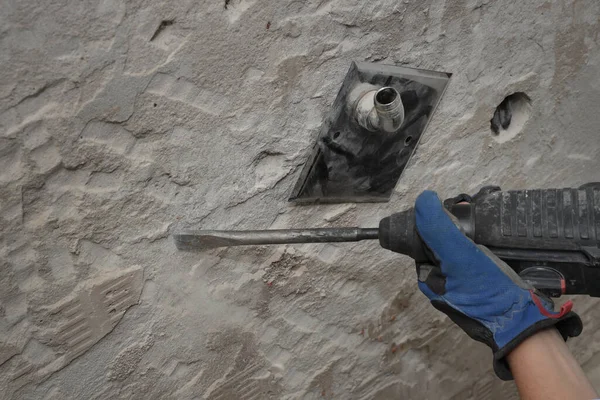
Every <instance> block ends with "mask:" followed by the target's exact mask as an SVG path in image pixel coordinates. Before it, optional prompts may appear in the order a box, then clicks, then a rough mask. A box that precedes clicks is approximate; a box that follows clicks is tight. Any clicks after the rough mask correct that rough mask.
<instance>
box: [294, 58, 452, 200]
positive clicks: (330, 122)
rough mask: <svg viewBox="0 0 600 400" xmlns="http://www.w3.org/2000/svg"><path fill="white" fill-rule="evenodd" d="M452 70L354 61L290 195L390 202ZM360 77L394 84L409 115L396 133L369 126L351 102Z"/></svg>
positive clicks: (297, 197) (315, 198) (299, 198)
mask: <svg viewBox="0 0 600 400" xmlns="http://www.w3.org/2000/svg"><path fill="white" fill-rule="evenodd" d="M450 76H451V74H449V73H445V72H435V71H426V70H420V69H414V68H407V67H397V66H393V65H382V64H372V63H366V62H359V63H352V65H351V66H350V70H349V71H348V74H347V75H346V78H345V79H344V83H343V84H342V87H341V89H340V91H339V93H338V95H337V98H336V99H335V102H334V104H333V107H332V110H331V112H330V114H329V116H328V117H327V119H326V120H325V122H324V123H323V126H322V128H321V131H320V133H319V137H318V138H317V142H316V143H315V145H314V147H313V150H312V152H311V154H310V156H309V158H308V160H307V162H306V164H305V165H304V168H303V169H302V172H301V174H300V177H299V179H298V182H297V183H296V185H295V187H294V190H293V192H292V194H291V196H290V199H289V200H290V201H293V202H296V203H316V202H320V203H345V202H386V201H388V200H389V198H390V196H391V194H392V192H393V190H394V187H395V186H396V183H397V182H398V179H400V176H401V174H402V171H403V170H404V168H405V167H406V165H407V164H408V161H409V160H410V157H411V156H412V154H413V152H414V151H415V148H416V147H417V144H418V143H419V139H420V138H421V135H422V134H423V132H424V131H425V128H426V127H427V124H428V123H429V120H430V118H431V116H432V115H433V112H434V111H435V108H436V107H437V105H438V103H439V101H440V99H441V97H442V95H443V94H444V91H445V90H446V85H447V84H448V81H449V79H450ZM360 83H370V84H373V85H376V86H382V87H383V86H391V87H394V88H395V89H396V90H397V91H398V92H399V93H400V95H401V98H402V102H403V104H404V111H405V120H404V123H403V124H402V126H401V127H400V129H399V130H398V131H397V132H396V133H393V134H379V133H377V132H370V131H368V130H366V129H364V128H363V127H361V126H360V125H358V123H357V121H356V120H355V118H354V117H353V116H352V115H349V112H348V109H347V107H346V102H347V97H348V94H349V93H350V91H351V90H352V89H353V88H354V87H356V85H358V84H360Z"/></svg>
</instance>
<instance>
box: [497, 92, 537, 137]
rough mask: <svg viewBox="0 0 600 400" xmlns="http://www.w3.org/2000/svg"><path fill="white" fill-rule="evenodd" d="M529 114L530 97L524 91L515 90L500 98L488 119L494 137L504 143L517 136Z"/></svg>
mask: <svg viewBox="0 0 600 400" xmlns="http://www.w3.org/2000/svg"><path fill="white" fill-rule="evenodd" d="M530 114H531V98H530V97H529V96H528V95H527V94H526V93H524V92H515V93H513V94H511V95H508V96H506V97H505V98H504V100H502V103H500V104H499V105H498V107H496V111H494V115H493V117H492V119H491V120H490V129H491V130H492V135H493V136H494V139H495V140H496V141H497V142H499V143H504V142H506V141H508V140H510V139H512V138H514V137H515V136H517V135H518V134H519V133H520V132H521V131H522V130H523V128H524V127H525V124H526V123H527V121H528V120H529V116H530Z"/></svg>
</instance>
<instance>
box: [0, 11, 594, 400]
mask: <svg viewBox="0 0 600 400" xmlns="http://www.w3.org/2000/svg"><path fill="white" fill-rule="evenodd" d="M599 16H600V2H598V1H596V0H576V1H569V0H565V1H556V2H553V1H526V2H520V1H511V0H497V1H489V0H447V1H445V0H421V1H408V0H405V1H397V0H377V1H364V0H362V1H359V0H306V1H298V0H280V1H265V0H211V1H206V0H205V1H197V0H195V1H191V0H182V1H158V0H146V1H141V0H130V1H118V0H99V1H91V0H48V1H43V2H39V1H33V0H4V1H2V3H1V5H0V316H1V319H0V387H2V388H3V389H2V392H1V393H0V397H4V398H45V399H65V398H78V399H106V398H118V397H122V398H140V399H142V398H144V399H168V398H177V399H268V398H273V399H279V398H285V399H322V398H326V399H329V398H336V399H391V398H400V399H403V398H432V399H433V398H435V399H454V400H458V399H475V398H477V399H506V398H511V396H515V392H514V388H513V386H512V384H511V383H508V384H505V383H501V382H500V381H499V380H498V379H496V378H495V377H494V375H493V373H492V372H491V355H490V352H489V351H488V349H487V348H486V347H484V346H482V345H479V344H477V343H475V342H473V341H471V340H470V339H468V338H467V337H466V335H464V334H463V333H462V331H460V330H458V329H457V328H455V327H454V326H453V325H452V324H451V323H450V322H449V321H448V320H447V319H446V318H445V317H444V316H443V315H442V314H440V313H438V312H437V311H435V310H434V309H433V308H432V307H431V306H430V305H429V304H428V302H427V301H426V299H425V297H424V296H423V295H422V294H421V293H420V292H419V291H418V289H417V287H416V284H415V281H414V280H415V273H414V267H413V265H412V263H411V261H410V260H408V259H407V258H405V257H401V256H397V255H394V254H392V253H389V252H386V251H385V250H382V249H379V248H378V246H377V244H376V243H360V244H328V245H302V246H275V247H253V248H231V249H221V250H214V251H210V252H208V253H203V254H195V253H184V252H178V251H177V250H176V249H175V246H174V245H173V242H172V240H171V238H170V237H169V234H170V232H173V231H174V230H176V229H178V228H186V227H195V228H247V229H248V228H269V227H271V228H275V227H278V228H283V227H301V226H322V227H325V226H333V225H345V226H353V225H361V226H370V225H374V224H375V223H376V222H377V221H378V219H379V218H381V217H383V216H385V215H387V214H388V213H390V212H392V211H394V210H399V209H403V208H405V207H408V206H410V205H411V204H412V202H413V201H414V199H415V197H416V196H417V195H418V193H419V192H420V191H422V190H423V189H435V190H437V191H438V192H439V193H440V195H441V196H450V195H453V194H456V193H458V192H469V191H476V190H477V189H478V188H479V187H480V186H482V185H484V184H492V183H493V184H499V185H501V186H503V187H504V188H506V189H509V188H510V189H514V188H526V187H551V186H578V185H580V184H582V183H585V182H588V181H594V180H595V181H599V180H600V137H599V134H598V127H599V126H600V112H598V107H599V104H600V51H599V50H600V49H599V47H600V42H599V40H600V38H599V32H600V27H599V25H598V19H599ZM352 60H366V61H374V62H375V61H376V62H381V63H394V64H402V65H407V66H413V67H420V68H426V69H434V70H441V71H447V72H452V73H454V75H453V77H452V80H451V81H450V84H449V86H448V90H447V92H446V95H445V96H444V98H443V99H442V102H441V104H440V106H439V108H438V110H437V112H436V113H435V115H434V117H433V119H432V122H431V124H430V126H429V128H428V130H427V131H426V133H425V135H424V136H423V138H422V140H421V143H420V145H419V148H418V149H417V152H416V155H415V157H414V158H413V160H412V161H411V163H410V166H409V167H408V169H407V170H406V172H405V174H404V176H403V177H402V178H401V180H400V183H399V184H398V186H397V187H396V190H395V192H394V194H393V196H392V199H391V201H390V202H389V203H387V204H379V205H370V204H363V205H354V204H346V205H328V206H324V205H323V206H309V207H294V206H291V205H289V204H288V203H287V202H286V199H287V196H288V195H289V193H290V190H291V188H292V186H293V184H294V183H295V180H296V178H297V175H298V173H299V171H300V168H301V166H302V164H303V162H304V161H305V159H306V156H307V154H308V153H307V152H308V151H309V149H310V148H311V146H312V143H313V141H314V138H315V136H316V134H317V132H318V130H319V126H320V124H321V121H322V120H323V118H324V117H325V115H326V114H327V112H328V107H329V105H330V104H331V103H332V102H333V99H334V98H335V96H336V93H337V90H338V88H339V85H340V84H341V82H342V80H343V78H344V75H345V73H346V70H347V68H348V66H349V63H350V62H351V61H352ZM516 91H522V92H525V93H527V94H528V95H529V96H530V97H531V99H532V101H533V103H532V110H531V119H530V120H529V122H528V124H527V125H526V126H525V128H524V130H523V131H522V132H521V133H519V134H518V135H516V136H515V137H514V138H513V139H510V140H507V141H505V142H504V143H499V142H498V141H496V140H495V139H494V138H493V137H492V134H491V132H490V124H489V120H490V119H491V118H492V115H493V112H494V109H495V107H496V106H497V105H498V104H499V103H500V102H501V101H502V100H503V98H504V97H505V96H506V95H508V94H510V93H512V92H516ZM598 305H599V303H598V301H596V300H593V299H589V298H583V297H582V298H577V299H575V309H576V310H578V311H580V312H581V313H582V315H583V318H584V321H585V329H584V333H583V335H582V336H581V337H579V338H576V339H574V340H572V341H571V342H570V346H571V348H572V349H573V350H574V352H575V353H576V355H577V357H578V359H579V360H580V361H581V363H582V364H583V366H584V368H585V370H586V372H587V373H588V374H589V375H590V377H591V378H592V380H593V381H594V383H595V384H596V385H597V387H598V388H600V333H598V332H600V329H599V328H600V307H599V306H598Z"/></svg>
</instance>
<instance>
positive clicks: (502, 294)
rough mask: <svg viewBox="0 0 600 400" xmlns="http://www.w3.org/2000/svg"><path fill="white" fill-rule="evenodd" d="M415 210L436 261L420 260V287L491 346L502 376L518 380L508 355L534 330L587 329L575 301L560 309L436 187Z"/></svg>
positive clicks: (568, 332)
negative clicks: (474, 232) (473, 235)
mask: <svg viewBox="0 0 600 400" xmlns="http://www.w3.org/2000/svg"><path fill="white" fill-rule="evenodd" d="M415 215H416V226H417V231H418V233H419V236H420V237H421V239H422V240H423V242H424V243H425V244H426V246H427V248H428V250H429V251H430V252H431V254H430V258H431V259H432V260H435V262H434V264H435V265H428V264H420V265H417V273H418V278H419V288H420V289H421V291H422V292H423V293H424V294H425V295H426V296H427V297H428V298H429V299H430V300H431V304H432V305H433V306H434V307H435V308H437V309H438V310H440V311H442V312H443V313H445V314H446V315H448V317H450V319H451V320H452V321H454V323H456V324H457V325H458V326H460V327H461V328H462V329H463V330H464V331H465V332H466V333H467V334H468V335H469V336H470V337H471V338H473V339H475V340H477V341H479V342H482V343H485V344H487V345H488V346H489V347H491V349H492V351H493V353H494V371H495V372H496V375H498V377H500V378H501V379H503V380H510V379H512V374H511V372H510V369H509V366H508V364H507V362H506V360H505V357H506V355H507V354H508V353H510V352H511V351H512V350H513V349H514V348H515V347H517V346H518V345H519V344H520V343H521V342H523V341H524V340H525V339H526V338H528V337H529V336H531V335H533V334H534V333H536V332H538V331H540V330H543V329H546V328H548V327H551V326H555V327H556V328H557V329H558V330H559V332H560V333H561V335H562V336H563V338H564V339H565V340H566V339H567V338H568V337H573V336H578V335H579V334H580V333H581V330H582V323H581V319H580V318H579V316H578V315H577V314H575V313H574V312H572V311H571V308H572V306H573V304H572V302H571V301H569V302H567V303H565V304H564V305H563V306H562V307H561V309H560V311H559V312H554V311H553V309H554V305H553V303H552V301H551V300H550V299H548V298H546V297H545V296H543V295H542V294H541V293H538V292H537V291H536V290H535V289H534V288H533V287H532V286H530V285H528V284H527V283H525V282H524V281H523V280H522V279H521V278H520V277H519V276H518V275H517V273H516V272H514V271H513V270H512V269H511V268H510V267H509V266H508V265H507V264H506V263H504V262H503V261H501V260H500V259H499V258H498V257H496V256H495V255H494V254H493V253H491V252H490V251H489V250H488V249H487V248H486V247H484V246H478V245H476V244H475V243H474V242H473V241H472V240H471V239H469V238H468V237H467V236H465V235H464V234H463V233H462V232H461V230H460V229H459V228H458V226H457V224H455V222H454V221H453V219H452V218H454V217H452V216H451V215H450V214H449V213H447V211H446V210H445V208H444V207H443V206H442V203H441V202H440V199H439V198H438V196H437V195H436V194H435V192H431V191H426V192H423V193H422V194H421V195H420V196H419V197H418V198H417V201H416V204H415Z"/></svg>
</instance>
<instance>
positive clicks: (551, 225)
mask: <svg viewBox="0 0 600 400" xmlns="http://www.w3.org/2000/svg"><path fill="white" fill-rule="evenodd" d="M471 212H472V215H471V221H470V223H471V224H472V227H473V228H474V229H473V231H474V232H470V233H471V235H472V238H473V240H474V241H475V242H476V243H479V244H483V245H486V246H492V247H501V248H515V249H539V250H554V251H556V250H580V249H581V248H582V247H590V248H598V242H599V241H600V185H598V184H596V185H586V186H583V187H582V188H580V189H570V188H569V189H544V190H514V191H505V192H494V193H491V194H489V195H487V196H485V197H484V198H482V199H480V200H478V201H477V203H476V204H475V206H474V207H473V209H472V211H471Z"/></svg>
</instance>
